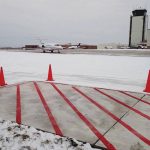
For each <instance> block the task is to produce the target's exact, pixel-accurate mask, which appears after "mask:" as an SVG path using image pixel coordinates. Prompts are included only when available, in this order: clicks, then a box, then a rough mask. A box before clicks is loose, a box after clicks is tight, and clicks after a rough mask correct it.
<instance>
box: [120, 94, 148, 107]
mask: <svg viewBox="0 0 150 150" xmlns="http://www.w3.org/2000/svg"><path fill="white" fill-rule="evenodd" d="M118 92H120V93H122V94H124V95H127V96H129V97H132V98H134V99H136V100H139V101H141V102H143V103H145V104H148V105H150V103H149V102H147V101H145V100H142V99H140V98H138V97H136V96H133V95H131V94H128V93H126V92H123V91H118Z"/></svg>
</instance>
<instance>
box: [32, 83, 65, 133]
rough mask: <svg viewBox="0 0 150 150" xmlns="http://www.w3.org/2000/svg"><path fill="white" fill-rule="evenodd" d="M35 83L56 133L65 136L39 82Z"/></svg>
mask: <svg viewBox="0 0 150 150" xmlns="http://www.w3.org/2000/svg"><path fill="white" fill-rule="evenodd" d="M33 83H34V86H35V88H36V90H37V93H38V95H39V97H40V99H41V101H42V104H43V106H44V108H45V110H46V112H47V115H48V117H49V120H50V121H51V123H52V126H53V128H54V130H55V132H56V134H57V135H60V136H63V134H62V132H61V130H60V128H59V126H58V124H57V122H56V120H55V118H54V116H53V114H52V112H51V110H50V108H49V107H48V105H47V103H46V100H45V98H44V96H43V95H42V92H41V91H40V89H39V87H38V85H37V83H36V82H33Z"/></svg>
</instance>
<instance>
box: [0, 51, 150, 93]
mask: <svg viewBox="0 0 150 150" xmlns="http://www.w3.org/2000/svg"><path fill="white" fill-rule="evenodd" d="M49 64H52V70H53V76H54V79H55V82H59V83H66V84H75V85H84V86H91V87H101V88H111V89H120V90H128V91H138V92H142V91H143V90H144V87H145V84H146V80H147V75H148V71H149V69H150V57H131V56H130V57H128V56H104V55H86V54H82V55H80V54H48V53H47V54H42V53H27V52H20V53H19V52H6V51H1V52H0V65H1V66H3V69H4V71H5V79H6V81H7V83H8V84H12V83H17V82H22V81H31V80H39V81H41V80H42V81H43V80H46V79H47V72H48V65H49Z"/></svg>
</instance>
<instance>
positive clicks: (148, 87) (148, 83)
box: [144, 70, 150, 93]
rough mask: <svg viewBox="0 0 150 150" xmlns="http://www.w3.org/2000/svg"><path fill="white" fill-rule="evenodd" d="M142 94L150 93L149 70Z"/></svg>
mask: <svg viewBox="0 0 150 150" xmlns="http://www.w3.org/2000/svg"><path fill="white" fill-rule="evenodd" d="M144 92H147V93H150V70H149V74H148V78H147V83H146V88H145V90H144Z"/></svg>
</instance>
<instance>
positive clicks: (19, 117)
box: [16, 85, 21, 124]
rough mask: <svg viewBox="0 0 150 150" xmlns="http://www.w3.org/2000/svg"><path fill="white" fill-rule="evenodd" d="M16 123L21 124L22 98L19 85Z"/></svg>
mask: <svg viewBox="0 0 150 150" xmlns="http://www.w3.org/2000/svg"><path fill="white" fill-rule="evenodd" d="M16 122H17V123H18V124H21V96H20V86H19V85H17V92H16Z"/></svg>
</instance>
